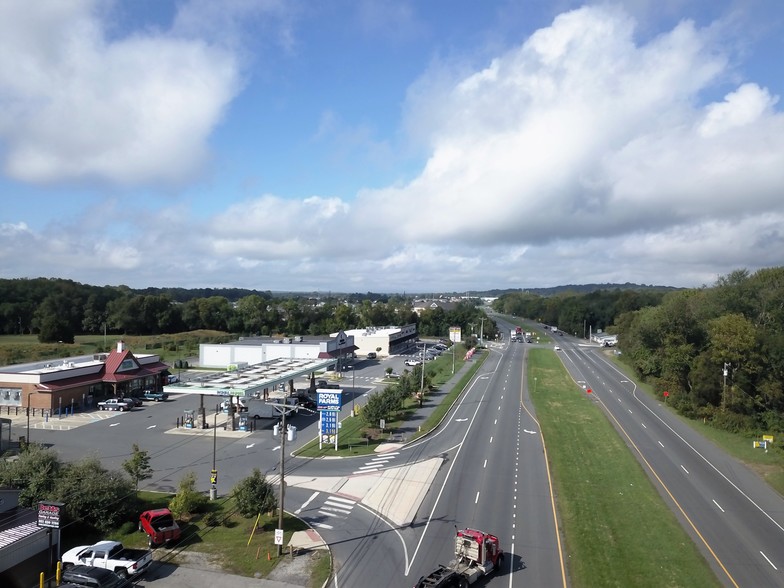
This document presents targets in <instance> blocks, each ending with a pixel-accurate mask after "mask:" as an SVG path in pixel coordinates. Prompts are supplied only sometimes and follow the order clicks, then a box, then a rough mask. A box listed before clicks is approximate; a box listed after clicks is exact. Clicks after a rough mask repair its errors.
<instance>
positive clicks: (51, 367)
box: [0, 353, 157, 375]
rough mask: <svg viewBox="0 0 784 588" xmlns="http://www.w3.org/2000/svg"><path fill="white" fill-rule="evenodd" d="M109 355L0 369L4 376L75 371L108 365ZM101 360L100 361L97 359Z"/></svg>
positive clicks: (56, 360)
mask: <svg viewBox="0 0 784 588" xmlns="http://www.w3.org/2000/svg"><path fill="white" fill-rule="evenodd" d="M155 355H157V354H155V353H140V354H138V355H137V354H136V353H134V354H133V356H134V357H135V358H136V359H137V360H139V361H140V363H141V361H142V360H144V359H146V358H148V357H153V356H155ZM108 357H109V354H108V353H95V354H93V355H76V356H73V357H61V358H58V359H42V360H39V361H32V362H29V363H18V364H14V365H6V366H2V367H0V373H4V374H30V375H40V374H49V373H53V372H61V371H64V370H73V369H78V368H83V367H91V366H98V365H103V364H105V363H106V358H108ZM96 358H99V359H96Z"/></svg>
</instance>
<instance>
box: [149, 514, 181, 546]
mask: <svg viewBox="0 0 784 588" xmlns="http://www.w3.org/2000/svg"><path fill="white" fill-rule="evenodd" d="M139 530H140V531H144V532H145V533H147V543H148V545H149V546H150V547H157V546H158V545H163V544H164V543H174V542H175V541H178V540H179V539H180V534H181V531H180V526H179V525H178V524H177V521H175V520H174V515H172V512H171V511H170V510H169V509H168V508H156V509H153V510H145V511H144V512H143V513H142V514H141V515H139Z"/></svg>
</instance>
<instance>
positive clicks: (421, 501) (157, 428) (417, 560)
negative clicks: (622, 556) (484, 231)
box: [32, 344, 566, 588]
mask: <svg viewBox="0 0 784 588" xmlns="http://www.w3.org/2000/svg"><path fill="white" fill-rule="evenodd" d="M527 347H528V346H527V345H525V344H512V345H507V346H502V347H493V348H491V350H490V357H489V358H488V359H487V361H486V362H485V363H484V365H483V366H482V368H481V369H480V371H479V372H478V374H477V375H476V376H475V377H474V379H473V381H472V382H471V383H470V385H469V386H468V388H467V390H466V392H465V393H464V395H463V396H462V397H461V398H460V399H459V401H458V402H457V404H456V405H455V407H454V409H453V410H452V411H451V412H450V413H449V414H448V415H447V417H446V419H445V421H444V423H443V424H442V425H441V426H440V427H439V428H438V429H437V430H436V431H434V432H432V433H431V434H430V435H428V436H427V437H425V438H423V439H421V440H419V441H417V442H415V443H411V444H409V445H406V446H403V447H401V448H400V449H399V450H396V451H390V452H388V453H386V454H384V455H382V456H372V455H371V456H363V457H361V458H360V457H357V458H348V459H337V460H336V459H318V460H310V459H298V458H292V457H290V456H289V457H287V459H286V466H285V467H286V470H285V471H286V482H287V491H286V503H285V506H286V510H287V511H289V512H295V513H296V514H298V515H299V516H300V517H302V518H303V519H304V520H306V521H308V523H309V524H311V525H312V526H313V527H314V528H315V529H316V530H318V531H319V533H320V534H321V535H322V537H323V538H324V540H325V541H326V542H327V543H328V544H329V546H330V549H331V550H332V552H333V555H334V557H335V565H336V570H337V573H336V576H335V579H334V581H333V585H334V586H335V587H336V588H337V587H342V588H351V587H356V588H364V587H366V586H376V587H379V588H381V587H385V586H389V587H400V586H413V585H414V584H415V583H416V581H417V579H418V578H419V577H420V576H421V575H424V574H427V573H429V572H430V571H432V570H433V569H435V568H436V567H437V565H438V564H441V563H444V564H446V563H448V562H449V561H450V560H451V559H452V558H453V546H454V543H453V541H454V539H453V538H454V533H455V527H456V526H457V527H474V528H478V529H481V530H484V531H487V532H490V533H493V534H495V535H497V536H498V537H499V539H500V541H501V546H502V548H503V550H504V551H505V552H506V553H507V557H506V558H505V560H504V563H503V569H501V570H500V573H499V574H497V575H493V576H491V577H490V578H488V580H487V582H486V583H484V584H483V585H485V586H510V587H511V586H548V587H550V586H565V585H566V580H565V577H566V576H565V571H564V564H563V555H562V549H561V546H560V543H559V538H558V535H557V532H556V529H557V525H556V518H555V509H554V505H553V498H552V495H551V492H550V485H549V476H548V472H547V467H546V461H545V454H544V450H543V445H542V437H541V435H540V433H539V428H538V426H537V424H536V421H535V420H534V419H533V417H532V416H531V415H532V408H531V407H530V403H529V402H528V398H527V395H526V394H525V390H524V387H523V382H524V381H525V379H524V357H525V353H526V351H527ZM398 364H400V365H398ZM387 366H391V367H393V369H395V371H398V372H399V371H401V370H402V369H403V358H393V359H390V360H386V361H385V362H383V363H375V362H374V363H370V364H368V365H365V366H360V368H359V369H358V370H357V372H356V374H355V377H356V394H357V396H356V399H357V401H358V402H362V401H363V395H365V394H368V393H372V391H373V390H374V388H375V387H376V386H377V385H378V384H377V383H378V381H379V379H380V377H381V375H382V374H383V371H384V369H385V368H386V367H387ZM351 380H352V378H351V377H349V378H348V380H347V381H348V382H350V381H351ZM347 388H348V387H347ZM205 404H206V405H207V406H208V407H209V406H211V405H210V403H209V402H207V401H205ZM197 406H198V399H197V398H193V397H188V396H185V395H182V396H173V397H172V398H171V400H170V401H169V402H166V403H159V404H155V403H145V405H144V406H143V407H141V408H137V409H135V410H134V411H132V412H130V413H95V414H94V415H93V417H94V419H95V420H94V421H93V422H90V423H89V424H86V425H84V426H80V427H78V428H74V429H71V430H48V429H43V428H35V427H34V430H33V431H32V438H33V440H34V441H36V442H43V443H47V444H51V445H52V446H53V447H54V448H55V449H57V451H58V452H59V453H60V455H61V456H62V457H63V458H64V459H68V460H74V459H79V458H81V457H84V456H87V455H95V456H96V457H98V458H99V459H100V460H101V461H102V463H103V464H104V465H105V466H107V467H111V468H118V469H119V468H120V467H121V464H122V462H123V461H124V460H126V459H127V458H128V456H129V454H130V447H131V444H132V443H138V444H139V445H140V447H141V448H142V449H144V450H145V451H148V452H149V454H150V457H151V465H152V467H153V469H154V470H155V475H154V477H153V478H152V479H151V480H149V481H146V482H145V483H143V487H146V488H151V489H158V490H162V491H170V492H171V491H175V490H176V487H177V483H178V482H179V480H180V479H181V478H182V476H183V474H184V473H186V472H188V471H194V472H195V473H196V474H197V476H198V480H199V481H198V485H199V487H200V488H203V489H206V487H207V486H206V481H207V479H208V473H209V470H210V469H211V468H212V463H213V459H214V460H215V463H216V467H217V469H218V471H219V481H218V496H219V498H220V497H222V496H223V495H224V494H225V493H226V492H227V491H228V489H230V488H231V487H232V486H234V484H236V483H237V482H238V481H239V480H241V479H242V478H244V477H245V476H247V475H249V474H250V472H251V470H252V468H254V467H258V468H259V469H260V470H261V471H262V472H264V473H266V474H268V475H270V476H272V477H273V479H275V478H276V475H277V471H278V463H279V459H280V441H279V440H278V439H275V438H273V437H272V434H271V431H270V429H269V428H266V429H260V430H258V431H256V432H253V433H250V434H246V435H239V436H224V435H222V434H218V435H213V431H212V430H208V431H199V432H198V433H194V431H193V430H190V431H186V430H177V429H175V428H174V427H173V426H172V425H173V423H174V421H175V419H176V418H177V417H178V416H181V415H182V414H183V410H185V409H194V408H196V407H197ZM350 406H351V391H350V388H349V392H348V393H347V395H346V396H345V397H344V409H343V410H344V414H343V417H346V416H348V413H349V412H350ZM209 410H210V409H209V408H208V421H209V422H210V424H212V422H213V420H212V415H211V414H209ZM72 418H74V417H72ZM315 421H316V418H315V417H312V416H303V415H299V416H296V417H294V419H292V423H295V424H296V425H297V426H298V428H299V434H298V438H297V440H296V441H295V442H293V443H287V445H286V453H287V454H288V453H289V450H292V449H294V448H296V447H298V446H300V445H302V444H303V443H305V442H307V441H308V440H310V439H312V438H313V437H315V436H316V422H315ZM267 425H271V423H267ZM417 468H424V469H426V470H427V469H428V468H429V471H430V472H431V477H429V478H427V487H425V488H424V490H423V491H420V492H419V493H416V492H414V493H413V494H412V488H414V489H415V488H416V485H415V484H411V483H410V480H411V477H410V475H413V474H410V475H409V477H406V474H405V472H409V471H413V473H417V471H414V470H416V469H417ZM385 475H387V476H389V477H391V480H389V479H387V480H386V482H384V481H383V480H382V477H383V476H385ZM363 484H364V485H365V486H367V487H364V486H363ZM384 484H386V485H384ZM374 488H375V489H376V490H374ZM378 488H382V489H383V492H382V494H381V496H380V497H379V496H377V494H378V491H377V489H378ZM409 506H410V507H411V509H410V510H409V511H406V508H407V507H409Z"/></svg>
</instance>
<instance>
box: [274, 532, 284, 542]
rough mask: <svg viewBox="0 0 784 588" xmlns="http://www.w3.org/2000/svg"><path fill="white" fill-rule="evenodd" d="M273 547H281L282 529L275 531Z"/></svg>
mask: <svg viewBox="0 0 784 588" xmlns="http://www.w3.org/2000/svg"><path fill="white" fill-rule="evenodd" d="M275 545H283V529H275Z"/></svg>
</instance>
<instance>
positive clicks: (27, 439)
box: [25, 392, 32, 447]
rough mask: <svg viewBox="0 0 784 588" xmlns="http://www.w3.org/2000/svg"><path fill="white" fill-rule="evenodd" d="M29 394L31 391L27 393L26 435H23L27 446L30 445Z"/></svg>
mask: <svg viewBox="0 0 784 588" xmlns="http://www.w3.org/2000/svg"><path fill="white" fill-rule="evenodd" d="M30 394H32V392H28V393H27V437H25V443H26V444H27V446H28V447H29V446H30Z"/></svg>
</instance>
